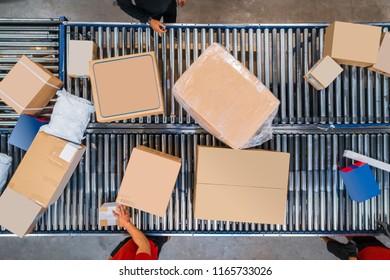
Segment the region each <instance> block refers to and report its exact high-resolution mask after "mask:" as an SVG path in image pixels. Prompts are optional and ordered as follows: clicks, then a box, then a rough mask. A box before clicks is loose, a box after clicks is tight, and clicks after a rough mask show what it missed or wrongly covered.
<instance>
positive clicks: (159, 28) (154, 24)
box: [150, 19, 167, 34]
mask: <svg viewBox="0 0 390 280" xmlns="http://www.w3.org/2000/svg"><path fill="white" fill-rule="evenodd" d="M150 27H151V28H152V29H153V30H154V31H156V32H157V33H159V34H163V33H165V32H167V29H166V28H165V25H164V23H162V22H161V21H159V20H156V19H152V20H151V21H150Z"/></svg>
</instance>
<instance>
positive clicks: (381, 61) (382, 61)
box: [370, 32, 390, 76]
mask: <svg viewBox="0 0 390 280" xmlns="http://www.w3.org/2000/svg"><path fill="white" fill-rule="evenodd" d="M370 69H371V70H373V71H376V72H379V73H381V74H384V75H386V76H390V32H386V33H385V35H384V37H383V39H382V43H381V47H380V49H379V54H378V59H377V61H376V63H375V64H374V65H373V66H372V67H371V68H370Z"/></svg>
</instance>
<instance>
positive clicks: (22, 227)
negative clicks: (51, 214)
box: [0, 188, 44, 237]
mask: <svg viewBox="0 0 390 280" xmlns="http://www.w3.org/2000/svg"><path fill="white" fill-rule="evenodd" d="M43 209H44V208H42V207H41V206H40V205H38V204H36V203H35V202H33V201H31V200H29V199H28V198H26V197H25V196H23V195H21V194H19V193H18V192H16V191H14V190H13V189H11V188H7V189H6V190H5V191H4V193H3V194H2V196H1V197H0V225H2V226H4V227H5V228H7V229H8V230H9V231H11V232H13V233H15V234H16V235H18V236H19V237H23V236H24V235H25V234H26V233H28V231H29V230H30V228H31V227H32V226H34V223H35V222H36V218H37V216H38V215H39V214H40V213H41V211H42V210H43Z"/></svg>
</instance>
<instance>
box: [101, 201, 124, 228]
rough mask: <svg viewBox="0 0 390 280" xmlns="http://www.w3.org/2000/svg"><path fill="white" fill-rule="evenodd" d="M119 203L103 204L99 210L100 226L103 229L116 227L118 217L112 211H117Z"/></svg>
mask: <svg viewBox="0 0 390 280" xmlns="http://www.w3.org/2000/svg"><path fill="white" fill-rule="evenodd" d="M118 205H119V204H118V203H115V202H106V203H104V204H102V206H100V208H99V225H100V226H101V227H106V226H115V225H116V221H117V219H116V217H115V216H114V214H113V213H112V211H113V210H114V211H116V207H117V206H118Z"/></svg>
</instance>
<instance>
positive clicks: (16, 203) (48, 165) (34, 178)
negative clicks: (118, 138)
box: [0, 132, 85, 237]
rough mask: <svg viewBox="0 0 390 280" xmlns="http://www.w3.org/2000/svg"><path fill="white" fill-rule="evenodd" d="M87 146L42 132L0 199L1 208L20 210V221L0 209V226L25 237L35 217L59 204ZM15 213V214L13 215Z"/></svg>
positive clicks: (34, 221) (18, 214)
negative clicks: (54, 204)
mask: <svg viewBox="0 0 390 280" xmlns="http://www.w3.org/2000/svg"><path fill="white" fill-rule="evenodd" d="M84 151H85V146H82V145H75V144H73V143H71V142H68V141H66V140H63V139H60V138H57V137H54V136H51V135H49V134H46V133H44V132H39V133H38V134H37V136H36V137H35V139H34V141H33V143H32V144H31V146H30V148H29V150H28V151H27V153H26V155H25V156H24V158H23V160H22V162H21V163H20V164H19V166H18V168H17V170H16V172H15V173H14V175H13V176H12V178H11V180H10V182H9V184H8V186H7V189H6V191H5V192H4V193H5V194H6V196H4V194H3V195H2V196H1V197H0V209H3V210H4V209H8V208H9V206H10V205H12V209H17V210H15V211H17V212H18V213H17V217H18V218H17V219H16V218H12V219H10V218H9V216H13V215H9V211H1V210H0V225H2V226H5V227H6V228H7V229H8V230H10V231H12V232H14V233H15V234H17V235H19V236H20V237H23V236H24V235H25V234H27V233H29V232H30V231H31V230H32V229H33V226H34V225H33V224H30V223H36V221H37V220H36V219H35V216H36V215H37V214H39V213H43V212H44V211H45V210H46V209H47V207H48V206H50V205H51V204H52V203H54V202H55V201H57V199H58V198H59V197H60V195H61V194H62V192H63V190H64V188H65V186H66V184H67V183H68V181H69V179H70V177H71V176H72V174H73V172H74V170H75V169H76V167H77V165H78V163H79V161H80V160H81V157H82V156H83V154H84ZM12 213H13V212H12Z"/></svg>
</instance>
